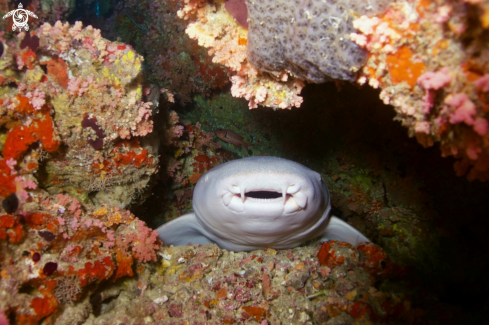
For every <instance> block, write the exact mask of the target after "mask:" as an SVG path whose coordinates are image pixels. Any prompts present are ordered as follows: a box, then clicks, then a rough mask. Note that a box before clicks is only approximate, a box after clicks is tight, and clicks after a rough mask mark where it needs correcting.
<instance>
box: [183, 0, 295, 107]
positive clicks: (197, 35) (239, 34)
mask: <svg viewBox="0 0 489 325" xmlns="http://www.w3.org/2000/svg"><path fill="white" fill-rule="evenodd" d="M178 16H179V17H181V18H184V19H189V20H190V21H191V22H190V23H189V25H188V27H187V29H186V33H187V34H188V35H189V36H190V38H193V39H196V40H197V41H198V42H199V45H200V46H204V47H206V48H208V49H209V54H211V55H213V58H212V61H213V62H215V63H220V64H222V65H224V66H226V67H228V68H229V69H230V70H231V72H232V73H233V76H232V77H231V82H232V84H233V85H232V87H231V93H232V94H233V96H234V97H244V98H245V99H246V100H248V102H249V107H250V108H257V107H258V105H262V106H267V107H273V108H274V109H276V108H289V109H290V108H291V107H299V106H300V104H301V103H302V97H300V96H299V94H300V92H301V90H302V88H303V87H304V82H303V81H302V80H300V79H295V78H292V77H290V76H289V75H288V74H287V73H286V72H285V71H283V72H281V73H277V74H276V75H271V74H268V73H262V72H261V71H259V70H257V69H256V68H255V67H253V66H252V65H251V64H250V63H249V62H248V60H247V56H246V45H247V42H248V30H247V29H246V28H244V27H242V26H240V25H239V24H238V23H237V22H236V21H235V20H234V18H233V17H232V16H231V15H230V14H229V13H228V12H227V10H226V8H225V6H224V0H219V1H214V2H213V3H207V2H206V1H185V6H184V7H183V8H182V9H181V10H180V11H179V12H178Z"/></svg>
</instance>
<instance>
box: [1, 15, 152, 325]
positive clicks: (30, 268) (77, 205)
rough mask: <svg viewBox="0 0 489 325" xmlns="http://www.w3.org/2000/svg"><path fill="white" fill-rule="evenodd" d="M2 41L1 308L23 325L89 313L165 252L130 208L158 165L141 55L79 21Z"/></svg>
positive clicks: (58, 23) (45, 27) (14, 320)
mask: <svg viewBox="0 0 489 325" xmlns="http://www.w3.org/2000/svg"><path fill="white" fill-rule="evenodd" d="M1 41H2V45H3V47H4V49H5V52H4V53H3V55H2V57H1V60H0V95H1V98H0V123H1V124H0V125H1V127H2V129H1V137H0V149H1V150H2V157H1V159H0V179H1V181H0V196H1V197H2V209H1V210H0V246H1V252H2V253H1V254H0V265H1V283H0V294H1V296H2V301H1V303H0V304H1V306H0V309H1V310H2V311H3V312H4V313H5V314H6V315H8V317H9V319H10V320H13V322H14V323H20V324H37V323H39V322H41V321H43V320H44V321H45V320H47V319H49V320H52V319H57V318H61V319H62V318H63V317H65V318H69V317H70V316H67V315H73V312H74V311H73V310H72V308H75V309H76V310H77V311H76V312H79V313H81V314H86V313H87V312H89V310H90V308H91V307H90V304H89V302H88V300H89V295H90V292H92V291H93V290H95V289H96V288H97V286H98V284H100V283H103V282H105V281H107V280H111V281H115V280H117V279H118V278H121V277H124V276H133V275H134V274H135V272H134V270H133V268H136V266H137V267H138V269H139V270H142V269H143V268H144V264H141V263H145V262H148V261H154V260H156V254H155V250H157V249H158V247H159V245H160V243H159V240H158V239H157V234H156V232H154V231H152V230H151V229H149V228H147V227H146V225H145V223H144V222H143V221H140V220H139V219H138V218H135V217H134V215H132V214H131V213H130V212H129V211H126V210H123V209H122V208H123V207H125V206H127V205H128V204H129V203H130V202H131V201H132V200H133V199H134V198H135V197H136V196H137V194H138V192H139V191H141V190H142V189H143V188H145V187H146V185H147V183H148V181H149V177H150V176H151V175H152V174H153V173H154V172H155V171H156V166H157V164H158V159H157V158H156V156H155V155H156V150H157V147H152V146H149V145H147V146H142V145H141V144H140V140H139V138H142V137H143V136H146V135H148V133H150V132H151V131H152V123H153V122H152V120H151V115H152V111H151V105H152V103H151V102H147V103H145V102H144V101H143V100H142V86H141V80H140V70H141V62H142V57H140V56H139V55H138V54H137V53H136V52H135V51H134V50H133V49H132V48H131V47H130V46H126V45H124V44H120V43H111V42H109V41H107V40H105V39H103V38H102V37H101V35H100V31H99V30H97V29H94V28H92V27H91V26H88V27H86V28H82V24H81V23H80V22H78V23H76V24H75V25H73V26H70V25H69V24H68V23H66V24H62V23H61V22H57V23H56V24H55V25H54V26H51V25H50V24H48V23H46V24H44V25H42V26H41V27H40V28H39V29H37V30H35V31H30V32H27V33H19V34H18V35H16V36H14V37H13V38H12V40H11V41H8V42H6V41H5V40H3V39H2V40H1ZM146 138H147V137H146ZM143 141H147V139H143V140H141V143H142V142H143ZM66 193H69V194H66ZM75 301H84V302H80V303H79V304H76V305H75V306H73V307H71V306H70V305H72V304H73V303H74V302H75ZM87 308H88V309H87ZM87 315H88V314H87Z"/></svg>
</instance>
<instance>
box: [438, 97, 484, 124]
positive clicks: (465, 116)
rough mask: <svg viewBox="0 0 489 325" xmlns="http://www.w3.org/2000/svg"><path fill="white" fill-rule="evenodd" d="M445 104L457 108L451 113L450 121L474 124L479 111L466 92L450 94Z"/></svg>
mask: <svg viewBox="0 0 489 325" xmlns="http://www.w3.org/2000/svg"><path fill="white" fill-rule="evenodd" d="M445 104H447V105H450V106H451V107H454V108H456V110H455V111H453V112H452V113H451V114H450V123H452V124H456V123H461V122H465V123H466V124H468V125H473V124H474V115H475V113H476V112H477V111H476V109H475V105H474V103H473V102H472V101H471V100H470V99H469V97H468V96H467V95H466V94H463V93H460V94H450V95H448V96H447V97H446V98H445Z"/></svg>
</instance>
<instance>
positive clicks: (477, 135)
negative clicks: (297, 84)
mask: <svg viewBox="0 0 489 325" xmlns="http://www.w3.org/2000/svg"><path fill="white" fill-rule="evenodd" d="M488 13H489V6H488V4H487V2H486V3H484V2H482V1H437V2H434V1H426V0H424V1H421V0H420V1H411V2H406V1H397V2H396V3H393V4H392V5H391V6H390V8H389V10H388V11H387V12H386V13H385V14H383V15H381V16H379V17H372V18H368V17H365V16H362V17H359V18H358V19H356V20H355V21H354V22H353V25H354V27H355V28H357V29H358V30H359V32H358V33H352V34H351V38H352V39H353V40H354V41H355V42H357V44H359V45H360V46H362V47H364V48H365V49H367V51H368V52H369V59H368V61H367V64H366V66H365V67H364V68H363V71H362V76H360V78H359V79H358V82H359V83H360V84H363V83H367V82H368V84H369V85H371V86H372V87H374V88H381V89H382V92H381V94H380V98H381V99H382V100H383V101H384V103H386V104H390V105H393V106H394V109H395V111H396V113H397V116H396V119H397V120H400V121H401V122H402V124H403V125H404V126H406V127H407V128H409V134H410V135H411V136H416V139H417V140H418V142H419V143H421V144H422V145H423V146H425V147H428V146H432V145H433V144H434V143H435V142H440V149H441V151H442V155H443V156H444V157H446V156H454V157H455V158H456V159H457V161H456V163H455V165H454V167H455V170H456V172H457V175H459V176H461V175H466V176H467V179H468V180H474V179H478V180H481V181H487V180H489V133H488V125H489V122H488V111H489V106H488V103H489V100H488V93H489V60H488V58H489V55H488V54H489V47H488V45H487V44H488V43H487V42H486V41H483V40H484V39H486V38H487V35H488V33H489V29H488V28H489V24H488Z"/></svg>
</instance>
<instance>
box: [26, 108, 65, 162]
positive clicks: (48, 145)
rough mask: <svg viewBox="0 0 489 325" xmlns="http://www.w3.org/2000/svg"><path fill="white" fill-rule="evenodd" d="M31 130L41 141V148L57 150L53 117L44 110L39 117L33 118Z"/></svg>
mask: <svg viewBox="0 0 489 325" xmlns="http://www.w3.org/2000/svg"><path fill="white" fill-rule="evenodd" d="M31 128H32V131H33V132H34V133H35V134H36V136H37V137H38V139H39V140H40V141H41V144H42V148H43V149H44V150H46V151H47V152H55V151H56V150H58V147H59V144H60V143H59V141H58V140H57V139H56V133H55V131H54V126H53V119H52V118H51V116H50V115H49V113H47V112H45V113H44V114H43V116H42V117H41V118H39V119H35V120H34V122H33V123H32V126H31Z"/></svg>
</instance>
